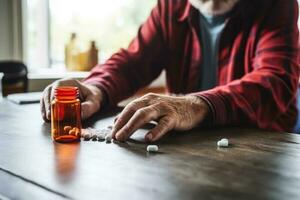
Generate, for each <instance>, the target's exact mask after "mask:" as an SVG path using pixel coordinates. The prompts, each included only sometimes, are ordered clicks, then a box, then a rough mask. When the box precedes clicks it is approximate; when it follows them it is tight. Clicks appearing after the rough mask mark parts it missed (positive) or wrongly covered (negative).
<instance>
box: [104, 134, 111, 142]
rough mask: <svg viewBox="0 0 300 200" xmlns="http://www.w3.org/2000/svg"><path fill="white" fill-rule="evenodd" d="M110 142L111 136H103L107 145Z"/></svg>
mask: <svg viewBox="0 0 300 200" xmlns="http://www.w3.org/2000/svg"><path fill="white" fill-rule="evenodd" d="M111 140H112V136H111V134H107V135H105V141H106V142H107V143H110V142H111Z"/></svg>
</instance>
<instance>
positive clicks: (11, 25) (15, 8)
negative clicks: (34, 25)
mask: <svg viewBox="0 0 300 200" xmlns="http://www.w3.org/2000/svg"><path fill="white" fill-rule="evenodd" d="M21 3H22V0H0V60H22V31H21V30H22V26H21V24H22V23H21V21H22V19H21V15H22V12H21Z"/></svg>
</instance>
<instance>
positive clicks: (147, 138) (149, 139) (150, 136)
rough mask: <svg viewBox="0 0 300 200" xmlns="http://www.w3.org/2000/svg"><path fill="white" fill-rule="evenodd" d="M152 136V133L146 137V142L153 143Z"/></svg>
mask: <svg viewBox="0 0 300 200" xmlns="http://www.w3.org/2000/svg"><path fill="white" fill-rule="evenodd" d="M152 137H153V136H152V134H151V133H150V134H148V135H147V136H146V140H147V141H151V140H152Z"/></svg>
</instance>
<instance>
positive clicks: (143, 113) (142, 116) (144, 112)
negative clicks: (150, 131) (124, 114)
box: [136, 108, 147, 118]
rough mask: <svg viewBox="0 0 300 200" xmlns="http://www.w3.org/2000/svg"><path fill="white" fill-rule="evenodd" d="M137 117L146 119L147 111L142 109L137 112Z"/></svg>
mask: <svg viewBox="0 0 300 200" xmlns="http://www.w3.org/2000/svg"><path fill="white" fill-rule="evenodd" d="M136 115H137V116H139V117H141V118H145V117H146V116H147V109H145V108H142V109H139V110H137V111H136Z"/></svg>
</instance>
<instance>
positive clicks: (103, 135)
mask: <svg viewBox="0 0 300 200" xmlns="http://www.w3.org/2000/svg"><path fill="white" fill-rule="evenodd" d="M97 138H98V140H105V134H102V133H98V134H97Z"/></svg>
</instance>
